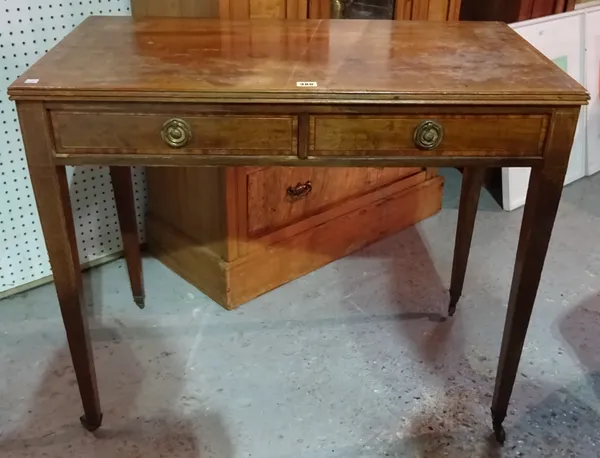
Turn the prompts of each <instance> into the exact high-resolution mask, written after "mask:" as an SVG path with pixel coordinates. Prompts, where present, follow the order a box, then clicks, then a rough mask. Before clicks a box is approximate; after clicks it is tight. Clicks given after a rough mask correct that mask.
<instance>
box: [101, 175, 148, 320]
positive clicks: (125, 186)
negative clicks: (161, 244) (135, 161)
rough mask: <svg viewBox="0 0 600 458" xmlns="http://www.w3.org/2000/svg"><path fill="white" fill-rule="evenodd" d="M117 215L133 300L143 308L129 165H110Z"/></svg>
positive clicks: (141, 278) (139, 259) (138, 246)
mask: <svg viewBox="0 0 600 458" xmlns="http://www.w3.org/2000/svg"><path fill="white" fill-rule="evenodd" d="M110 177H111V180H112V185H113V191H114V195H115V203H116V205H117V215H118V217H119V226H120V228H121V239H122V240H123V251H124V252H125V261H126V262H127V272H128V273H129V283H130V284H131V292H132V294H133V300H134V301H135V303H136V304H137V306H138V307H139V308H141V309H143V308H144V306H145V293H144V279H143V272H142V253H141V250H140V239H139V235H138V229H137V220H136V217H135V196H134V191H133V181H132V178H131V169H130V168H129V167H118V166H112V167H110Z"/></svg>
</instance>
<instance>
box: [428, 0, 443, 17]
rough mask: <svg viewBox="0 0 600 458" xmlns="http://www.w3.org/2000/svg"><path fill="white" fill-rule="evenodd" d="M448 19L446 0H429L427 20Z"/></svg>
mask: <svg viewBox="0 0 600 458" xmlns="http://www.w3.org/2000/svg"><path fill="white" fill-rule="evenodd" d="M446 19H448V0H429V10H428V11H427V20H428V21H445V20H446Z"/></svg>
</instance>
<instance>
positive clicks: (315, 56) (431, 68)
mask: <svg viewBox="0 0 600 458" xmlns="http://www.w3.org/2000/svg"><path fill="white" fill-rule="evenodd" d="M298 82H314V83H316V84H317V86H316V87H298ZM9 93H10V95H11V96H12V97H13V98H14V99H23V98H44V99H61V98H62V99H69V98H71V99H73V98H84V99H98V98H99V99H109V98H115V97H118V98H119V99H129V100H138V99H141V100H146V99H148V100H152V99H156V98H157V97H158V96H159V95H160V96H161V97H168V98H169V99H186V100H202V99H207V98H218V99H219V100H222V101H238V102H239V101H242V100H243V101H257V100H266V99H269V100H275V99H276V100H281V99H285V100H287V101H291V102H293V101H307V100H308V101H327V102H330V101H336V100H342V101H346V102H348V101H352V100H360V101H364V100H371V101H373V102H374V103H414V102H415V101H420V102H428V101H431V102H435V103H442V104H445V103H470V104H487V103H506V104H511V103H516V104H532V103H536V104H544V103H552V104H555V103H556V102H557V101H561V102H562V103H567V104H574V103H575V104H582V103H585V101H586V100H587V99H588V95H587V92H586V91H585V89H584V88H583V87H581V86H580V85H579V84H578V83H577V82H575V81H574V80H573V79H572V78H570V77H569V76H568V75H566V74H565V73H564V72H563V71H561V70H560V69H559V68H558V67H557V66H555V65H554V64H552V62H551V61H549V60H548V59H546V58H545V57H544V56H542V55H541V54H540V53H539V52H538V51H536V50H535V49H534V48H533V47H532V46H531V45H529V44H528V43H527V42H526V41H525V40H523V39H522V38H521V37H520V36H519V35H518V34H517V33H515V32H514V31H513V30H512V29H510V27H508V26H507V25H505V24H501V23H496V22H493V23H492V22H456V23H445V22H414V21H406V22H404V21H382V20H377V21H369V20H308V21H229V22H226V21H218V20H211V19H178V18H158V19H157V18H154V19H141V20H140V19H132V18H129V17H114V16H112V17H99V16H96V17H90V18H88V19H87V20H85V21H84V22H83V23H82V24H81V25H80V26H79V27H77V28H76V29H75V30H74V31H73V32H71V33H70V34H69V35H68V36H67V37H66V38H65V39H64V40H63V41H61V42H60V43H59V44H58V45H57V46H56V47H55V48H53V49H52V50H50V51H49V52H48V53H47V54H46V55H45V56H44V57H43V58H42V59H41V60H40V61H39V62H37V63H36V64H34V65H33V66H32V67H31V68H30V69H29V70H27V71H26V72H25V73H24V74H23V75H22V76H21V77H20V78H19V79H18V80H17V81H16V82H15V83H14V84H13V85H11V86H10V88H9Z"/></svg>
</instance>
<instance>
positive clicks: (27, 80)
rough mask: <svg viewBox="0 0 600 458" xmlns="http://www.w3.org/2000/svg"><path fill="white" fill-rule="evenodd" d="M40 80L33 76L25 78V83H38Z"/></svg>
mask: <svg viewBox="0 0 600 458" xmlns="http://www.w3.org/2000/svg"><path fill="white" fill-rule="evenodd" d="M39 82H40V80H39V79H35V78H28V79H26V80H25V84H37V83H39Z"/></svg>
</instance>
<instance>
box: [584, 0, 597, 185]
mask: <svg viewBox="0 0 600 458" xmlns="http://www.w3.org/2000/svg"><path fill="white" fill-rule="evenodd" d="M585 21H586V22H585V48H586V51H585V83H586V88H587V90H588V91H589V93H590V104H589V105H588V107H587V175H592V174H593V173H596V172H598V171H599V170H600V10H595V11H590V12H587V13H586V18H585Z"/></svg>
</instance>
